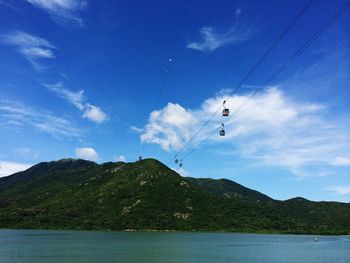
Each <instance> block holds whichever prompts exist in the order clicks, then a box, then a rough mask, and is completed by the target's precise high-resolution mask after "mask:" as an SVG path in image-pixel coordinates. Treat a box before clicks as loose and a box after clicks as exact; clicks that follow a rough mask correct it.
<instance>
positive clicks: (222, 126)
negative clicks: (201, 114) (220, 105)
mask: <svg viewBox="0 0 350 263" xmlns="http://www.w3.org/2000/svg"><path fill="white" fill-rule="evenodd" d="M220 136H225V126H224V124H223V123H221V130H220Z"/></svg>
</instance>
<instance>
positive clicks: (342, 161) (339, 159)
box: [331, 156, 350, 166]
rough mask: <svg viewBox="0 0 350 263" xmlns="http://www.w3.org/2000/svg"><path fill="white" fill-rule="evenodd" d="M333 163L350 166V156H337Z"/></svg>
mask: <svg viewBox="0 0 350 263" xmlns="http://www.w3.org/2000/svg"><path fill="white" fill-rule="evenodd" d="M331 164H332V165H335V166H350V158H349V157H344V156H337V157H335V158H334V160H332V161H331Z"/></svg>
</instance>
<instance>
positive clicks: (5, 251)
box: [0, 230, 350, 263]
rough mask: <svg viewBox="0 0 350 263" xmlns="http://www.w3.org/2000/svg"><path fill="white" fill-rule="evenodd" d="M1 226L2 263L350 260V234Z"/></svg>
mask: <svg viewBox="0 0 350 263" xmlns="http://www.w3.org/2000/svg"><path fill="white" fill-rule="evenodd" d="M313 240H314V237H313V236H293V235H251V234H218V233H144V232H84V231H82V232H75V231H36V230H0V262H1V263H7V262H9V263H18V262H25V263H40V262H53V263H55V262H60V263H62V262H63V263H64V262H74V263H80V262H84V263H89V262H118V263H119V262H123V263H124V262H150V263H158V262H162V263H163V262H169V263H172V262H186V263H196V262H198V263H206V262H210V263H212V262H223V263H229V262H240V263H246V262H247V263H248V262H249V263H254V262H259V263H265V262H266V263H273V262H276V263H277V262H278V263H284V262H288V263H289V262H293V263H303V262H305V263H326V262H327V263H333V262H336V263H349V262H350V236H342V237H324V236H323V237H319V242H317V243H316V242H313Z"/></svg>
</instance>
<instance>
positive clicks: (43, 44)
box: [0, 31, 55, 70]
mask: <svg viewBox="0 0 350 263" xmlns="http://www.w3.org/2000/svg"><path fill="white" fill-rule="evenodd" d="M0 40H1V42H3V43H5V44H8V45H12V46H15V47H16V48H17V51H18V52H19V53H21V54H22V55H23V56H24V57H25V58H26V59H27V60H28V61H29V62H30V63H31V64H32V66H33V67H34V68H35V69H36V70H42V69H43V68H44V66H42V65H41V61H40V60H41V59H53V58H55V55H54V53H53V51H52V50H53V49H55V46H53V45H52V44H51V43H50V42H49V41H47V40H46V39H44V38H41V37H37V36H34V35H30V34H27V33H24V32H21V31H16V32H13V33H10V34H5V35H1V36H0Z"/></svg>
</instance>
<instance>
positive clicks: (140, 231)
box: [0, 228, 350, 237]
mask: <svg viewBox="0 0 350 263" xmlns="http://www.w3.org/2000/svg"><path fill="white" fill-rule="evenodd" d="M2 230H14V231H20V230H26V231H68V232H120V233H189V234H195V233H208V234H210V233H213V234H214V233H215V234H246V235H293V236H329V237H337V236H350V233H348V234H330V233H323V234H320V233H293V232H278V231H276V232H275V231H255V232H242V231H225V230H222V231H221V230H217V231H216V230H174V229H164V230H159V229H121V230H111V229H64V228H63V229H62V228H0V231H2Z"/></svg>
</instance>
